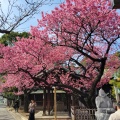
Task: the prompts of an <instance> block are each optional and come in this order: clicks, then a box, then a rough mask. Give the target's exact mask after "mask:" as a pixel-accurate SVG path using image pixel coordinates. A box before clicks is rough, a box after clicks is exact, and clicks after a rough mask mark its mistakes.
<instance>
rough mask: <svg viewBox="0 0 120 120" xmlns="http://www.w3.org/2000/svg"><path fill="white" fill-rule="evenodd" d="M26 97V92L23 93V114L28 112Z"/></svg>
mask: <svg viewBox="0 0 120 120" xmlns="http://www.w3.org/2000/svg"><path fill="white" fill-rule="evenodd" d="M28 95H29V94H28V93H27V91H24V112H28V105H29V102H28Z"/></svg>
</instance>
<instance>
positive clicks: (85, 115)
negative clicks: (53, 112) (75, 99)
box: [74, 107, 96, 120]
mask: <svg viewBox="0 0 120 120" xmlns="http://www.w3.org/2000/svg"><path fill="white" fill-rule="evenodd" d="M95 111H96V109H88V108H79V107H75V111H74V114H75V120H96V118H95Z"/></svg>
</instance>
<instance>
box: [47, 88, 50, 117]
mask: <svg viewBox="0 0 120 120" xmlns="http://www.w3.org/2000/svg"><path fill="white" fill-rule="evenodd" d="M47 101H48V102H47V109H48V115H50V88H48V93H47Z"/></svg>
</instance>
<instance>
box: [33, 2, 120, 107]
mask: <svg viewBox="0 0 120 120" xmlns="http://www.w3.org/2000/svg"><path fill="white" fill-rule="evenodd" d="M31 33H32V35H33V36H35V37H38V38H39V37H42V39H43V40H44V41H45V42H47V43H51V44H52V45H53V46H56V47H58V46H62V47H66V48H71V49H73V50H74V54H77V57H72V56H71V58H70V59H69V61H68V64H67V68H68V69H69V72H67V73H66V74H65V73H64V72H63V73H61V74H59V72H55V73H56V76H59V79H58V77H57V78H56V76H55V74H54V75H50V79H49V78H48V79H49V81H50V80H52V81H53V80H54V79H57V80H58V81H59V83H62V84H59V86H61V87H64V88H66V89H69V90H71V88H74V90H73V92H76V93H77V94H78V95H79V96H80V99H81V101H82V102H83V103H84V104H86V106H88V107H93V106H94V105H93V104H92V103H94V102H93V101H94V96H95V89H96V87H101V86H102V85H104V84H106V83H108V82H109V80H110V77H111V76H112V74H113V73H114V71H115V70H116V69H117V68H118V66H120V64H119V63H120V62H119V59H118V58H117V57H115V56H114V57H113V54H114V53H115V52H116V51H117V50H118V49H119V47H120V45H119V38H120V15H119V14H118V13H117V12H116V10H112V9H111V4H110V1H105V0H66V2H65V3H63V4H61V5H60V6H59V7H58V8H55V9H54V10H53V11H52V12H51V13H50V14H44V13H42V19H41V20H38V26H37V27H32V28H31ZM41 34H42V36H41ZM73 63H74V64H75V65H77V66H78V67H77V69H76V68H75V67H74V66H72V65H71V64H73ZM76 71H79V72H77V73H76ZM78 88H84V89H87V90H88V95H87V98H86V97H85V96H84V95H85V93H84V92H83V91H82V90H81V89H79V90H78ZM84 98H86V99H84Z"/></svg>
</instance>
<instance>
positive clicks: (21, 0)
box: [0, 0, 65, 36]
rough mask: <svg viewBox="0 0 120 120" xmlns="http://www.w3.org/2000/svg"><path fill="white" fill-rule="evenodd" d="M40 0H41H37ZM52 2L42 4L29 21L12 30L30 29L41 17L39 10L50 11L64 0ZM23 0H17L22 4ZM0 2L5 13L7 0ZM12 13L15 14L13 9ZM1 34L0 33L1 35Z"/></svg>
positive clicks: (0, 0)
mask: <svg viewBox="0 0 120 120" xmlns="http://www.w3.org/2000/svg"><path fill="white" fill-rule="evenodd" d="M11 1H15V0H11ZM30 1H31V0H30ZM32 1H36V0H32ZM39 1H41V0H39ZM51 1H52V3H53V4H49V5H48V4H47V5H43V6H41V7H40V13H38V14H36V15H34V17H33V18H32V19H30V20H29V21H27V22H26V23H24V24H23V25H21V26H19V27H18V28H17V29H15V30H14V31H17V32H24V31H28V32H29V31H30V26H31V25H32V26H36V25H37V19H41V12H42V11H43V12H46V13H50V12H51V11H52V10H53V9H54V8H55V7H57V6H59V4H60V3H62V2H64V1H65V0H51ZM23 2H24V0H17V3H18V4H24V3H23ZM0 4H1V7H2V9H3V10H4V12H6V13H7V9H8V5H9V4H8V0H0ZM14 14H16V15H17V13H16V12H15V11H14ZM1 35H2V34H0V36H1Z"/></svg>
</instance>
